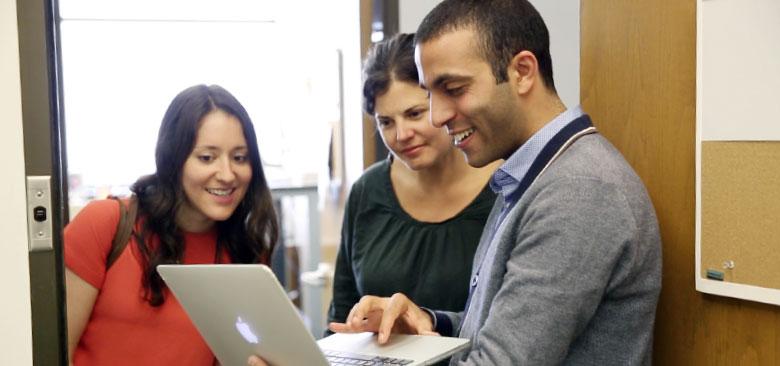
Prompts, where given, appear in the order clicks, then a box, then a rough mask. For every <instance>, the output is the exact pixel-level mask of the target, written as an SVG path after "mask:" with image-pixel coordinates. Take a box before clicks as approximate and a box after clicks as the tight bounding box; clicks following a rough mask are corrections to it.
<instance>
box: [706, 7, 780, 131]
mask: <svg viewBox="0 0 780 366" xmlns="http://www.w3.org/2000/svg"><path fill="white" fill-rule="evenodd" d="M699 15H700V21H699V26H700V28H699V30H700V31H699V32H697V34H698V36H699V42H698V43H697V45H698V46H699V50H700V52H699V55H700V58H699V67H698V70H699V74H698V77H699V82H700V84H699V87H698V88H696V90H697V91H699V92H700V93H699V96H700V100H699V102H700V103H699V105H698V107H697V110H698V111H700V112H701V129H700V132H701V135H702V138H701V139H702V140H706V141H780V123H778V116H780V103H777V90H778V88H779V87H780V47H778V44H780V1H777V0H752V1H741V0H708V1H701V2H699ZM726 25H728V26H726ZM744 45H749V46H744Z"/></svg>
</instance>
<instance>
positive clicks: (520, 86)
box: [507, 51, 539, 95]
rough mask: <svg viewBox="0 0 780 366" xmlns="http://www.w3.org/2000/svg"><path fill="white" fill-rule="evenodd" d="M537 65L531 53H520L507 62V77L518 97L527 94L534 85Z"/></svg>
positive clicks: (537, 72)
mask: <svg viewBox="0 0 780 366" xmlns="http://www.w3.org/2000/svg"><path fill="white" fill-rule="evenodd" d="M538 75H539V63H538V62H537V60H536V56H534V54H533V53H532V52H531V51H520V52H518V53H517V54H515V56H514V57H512V60H511V61H510V62H509V66H508V70H507V76H508V77H509V82H511V83H513V85H514V87H515V88H516V90H517V93H518V94H519V95H525V94H527V93H528V92H529V91H530V90H531V89H532V88H533V86H534V84H536V82H537V81H536V78H537V77H538Z"/></svg>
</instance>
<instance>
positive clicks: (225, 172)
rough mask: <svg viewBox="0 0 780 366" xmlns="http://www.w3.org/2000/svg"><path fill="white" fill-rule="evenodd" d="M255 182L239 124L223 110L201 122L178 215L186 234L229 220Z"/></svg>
mask: <svg viewBox="0 0 780 366" xmlns="http://www.w3.org/2000/svg"><path fill="white" fill-rule="evenodd" d="M251 180H252V166H251V165H250V162H249V155H248V148H247V143H246V139H245V138H244V131H243V130H242V128H241V123H240V122H239V120H238V119H237V118H236V117H234V116H232V115H230V114H227V113H225V112H224V111H222V110H219V109H217V110H214V111H212V112H209V113H208V114H206V115H205V116H204V117H203V119H201V121H200V127H199V128H198V133H197V136H196V138H195V144H194V148H193V149H192V151H191V152H190V155H189V156H188V157H187V160H185V162H184V167H183V169H182V174H181V185H182V189H183V191H184V195H185V197H186V200H185V202H184V203H183V204H182V206H181V207H180V209H179V210H178V211H177V212H176V223H177V224H178V225H179V227H181V228H182V229H183V230H185V231H190V232H202V231H206V230H208V229H209V228H211V227H212V226H213V225H214V222H215V221H224V220H227V219H228V218H229V217H230V216H231V215H232V214H233V211H235V210H236V207H238V205H239V204H240V203H241V200H242V199H243V198H244V195H245V194H246V192H247V189H248V187H249V184H250V182H251Z"/></svg>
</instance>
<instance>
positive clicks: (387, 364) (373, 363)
mask: <svg viewBox="0 0 780 366" xmlns="http://www.w3.org/2000/svg"><path fill="white" fill-rule="evenodd" d="M322 352H323V353H324V354H325V358H326V359H327V360H328V362H330V365H331V366H347V365H349V366H352V365H366V366H368V365H370V366H400V365H408V364H410V363H412V362H413V361H412V360H404V359H400V358H392V357H380V356H368V355H361V354H358V353H350V352H336V351H326V350H323V351H322Z"/></svg>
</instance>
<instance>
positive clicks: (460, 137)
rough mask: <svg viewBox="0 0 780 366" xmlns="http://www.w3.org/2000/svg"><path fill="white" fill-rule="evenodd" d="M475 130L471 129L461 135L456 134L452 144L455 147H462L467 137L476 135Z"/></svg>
mask: <svg viewBox="0 0 780 366" xmlns="http://www.w3.org/2000/svg"><path fill="white" fill-rule="evenodd" d="M474 131H475V130H474V128H473V127H472V128H469V129H468V130H466V131H463V132H461V133H458V134H455V135H454V136H452V143H453V144H455V145H460V142H461V141H463V140H464V139H465V138H466V137H469V136H471V134H472V133H474Z"/></svg>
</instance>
